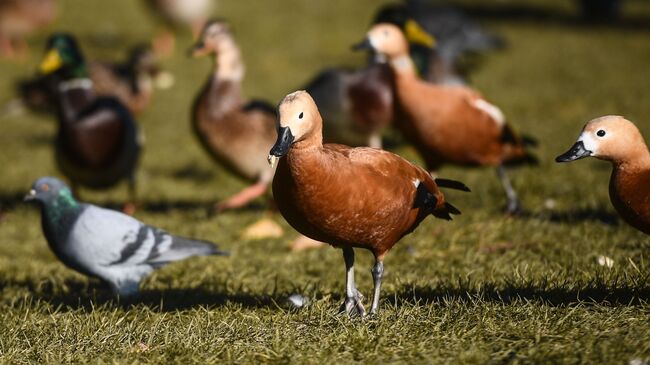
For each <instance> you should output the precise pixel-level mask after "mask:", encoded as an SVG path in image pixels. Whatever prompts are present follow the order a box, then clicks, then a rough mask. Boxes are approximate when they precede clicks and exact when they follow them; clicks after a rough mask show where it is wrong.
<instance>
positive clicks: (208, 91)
mask: <svg viewBox="0 0 650 365" xmlns="http://www.w3.org/2000/svg"><path fill="white" fill-rule="evenodd" d="M191 52H192V54H193V56H194V57H199V56H206V55H214V57H215V65H214V70H213V71H212V72H211V73H210V76H209V77H208V80H207V82H206V84H205V86H204V87H203V88H202V89H201V90H200V92H199V94H198V95H197V97H196V99H195V102H194V106H193V109H192V124H193V128H194V132H195V133H196V136H197V137H198V139H199V141H200V142H201V144H202V145H203V147H204V148H205V150H206V151H207V152H208V153H209V154H210V155H211V156H212V157H213V158H214V159H215V160H216V161H217V162H218V163H219V164H221V165H223V166H225V167H226V168H228V169H229V170H230V171H232V172H233V173H236V174H238V175H239V176H241V177H243V178H245V179H248V180H252V181H255V184H254V185H252V186H250V187H248V188H246V189H244V190H242V191H241V192H239V193H238V194H236V195H235V196H232V197H230V198H229V199H227V200H226V201H224V202H221V203H218V204H216V205H215V208H216V210H217V211H221V210H225V209H233V208H239V207H242V206H244V205H246V204H248V203H249V202H250V201H252V200H253V199H255V198H257V197H259V196H261V195H263V194H264V193H265V192H266V191H267V190H268V185H269V184H270V183H271V181H272V180H273V170H271V169H269V168H268V166H267V165H266V161H265V160H264V156H265V155H266V153H267V152H268V150H269V148H271V146H272V145H273V142H274V141H275V136H276V133H275V109H274V108H273V107H272V106H270V105H268V104H265V103H263V102H259V101H251V102H249V101H247V100H246V99H245V98H244V97H243V96H242V80H243V78H244V64H243V60H242V58H241V52H240V51H239V47H238V46H237V44H236V43H235V40H234V38H233V36H232V34H231V32H230V29H229V26H228V25H227V24H226V23H225V22H223V21H214V20H213V21H210V22H208V23H207V24H206V26H205V28H204V30H203V32H202V34H201V37H200V39H199V41H198V43H197V44H196V45H194V47H193V48H192V50H191Z"/></svg>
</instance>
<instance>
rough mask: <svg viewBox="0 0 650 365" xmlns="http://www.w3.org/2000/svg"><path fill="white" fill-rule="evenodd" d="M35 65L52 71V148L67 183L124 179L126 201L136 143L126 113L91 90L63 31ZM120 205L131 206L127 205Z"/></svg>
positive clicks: (107, 183) (98, 185)
mask: <svg viewBox="0 0 650 365" xmlns="http://www.w3.org/2000/svg"><path fill="white" fill-rule="evenodd" d="M39 70H40V72H41V73H42V74H44V75H55V76H56V78H55V80H56V81H55V85H54V87H55V90H54V94H55V95H56V106H57V119H58V122H59V123H58V124H59V131H58V133H57V137H56V140H55V152H56V161H57V164H58V166H59V169H60V170H61V172H62V173H63V174H64V175H65V176H66V177H67V178H68V179H70V181H71V182H72V185H73V187H77V186H78V185H81V186H85V187H88V188H94V189H104V188H109V187H112V186H114V185H116V184H117V183H118V182H120V181H122V180H125V179H126V180H128V182H129V191H130V199H131V203H132V202H133V200H134V198H135V170H136V166H137V162H138V158H139V155H140V142H139V137H138V128H137V125H136V122H135V120H134V119H133V117H132V116H131V113H130V112H129V111H128V109H127V108H126V107H125V106H124V105H123V104H122V103H121V102H120V101H119V100H117V99H115V98H113V97H105V96H97V95H96V93H95V90H94V87H93V82H92V81H91V80H90V78H89V77H88V68H87V67H86V62H85V60H84V57H83V54H82V53H81V51H80V49H79V46H78V45H77V42H76V41H75V39H74V37H72V36H71V35H69V34H63V33H58V34H55V35H53V36H51V37H50V39H49V40H48V42H47V48H46V53H45V57H44V58H43V61H42V62H41V65H40V68H39ZM125 209H127V210H129V211H132V210H133V205H132V204H128V205H127V206H126V207H125Z"/></svg>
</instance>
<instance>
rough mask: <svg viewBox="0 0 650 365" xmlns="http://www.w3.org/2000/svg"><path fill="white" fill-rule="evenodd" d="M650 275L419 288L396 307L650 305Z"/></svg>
mask: <svg viewBox="0 0 650 365" xmlns="http://www.w3.org/2000/svg"><path fill="white" fill-rule="evenodd" d="M649 279H650V274H649V275H647V276H646V277H645V278H644V279H643V280H641V283H638V284H639V285H634V286H632V285H630V284H628V283H618V282H614V283H612V284H605V283H602V282H601V283H598V282H595V281H594V282H591V283H586V284H584V285H580V284H575V283H572V284H569V283H566V284H559V285H556V284H542V285H539V284H525V285H512V284H510V285H506V286H505V287H501V288H500V287H497V286H495V285H493V284H491V283H487V284H481V287H480V288H478V289H477V288H475V286H472V287H470V285H464V284H461V285H459V286H458V287H451V286H450V287H444V286H443V287H434V288H431V287H421V286H414V287H411V288H405V289H403V290H402V291H401V292H399V293H397V295H396V297H397V304H399V303H400V302H406V303H419V304H423V303H425V304H426V303H440V302H445V301H449V300H452V301H462V302H468V303H470V302H471V303H476V302H480V301H485V302H493V303H503V304H514V303H515V302H522V301H524V302H526V301H535V302H541V303H543V304H545V305H550V306H567V305H576V304H593V305H607V306H633V305H646V304H647V303H648V302H650V280H649Z"/></svg>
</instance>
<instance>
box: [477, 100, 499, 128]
mask: <svg viewBox="0 0 650 365" xmlns="http://www.w3.org/2000/svg"><path fill="white" fill-rule="evenodd" d="M473 105H474V107H475V108H476V109H480V110H482V111H484V112H486V113H487V114H488V115H489V116H490V117H491V118H492V120H494V122H495V123H496V124H498V125H499V126H503V125H504V124H505V123H506V117H505V116H504V115H503V112H502V111H501V109H499V107H497V106H496V105H494V104H490V103H488V102H487V101H485V100H483V99H476V100H474V103H473Z"/></svg>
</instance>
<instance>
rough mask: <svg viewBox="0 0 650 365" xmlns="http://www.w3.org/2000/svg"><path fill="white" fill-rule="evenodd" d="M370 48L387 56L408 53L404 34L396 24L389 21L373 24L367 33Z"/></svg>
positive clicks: (395, 56) (399, 55)
mask: <svg viewBox="0 0 650 365" xmlns="http://www.w3.org/2000/svg"><path fill="white" fill-rule="evenodd" d="M367 38H368V41H369V42H370V45H371V46H372V48H373V49H374V50H375V51H376V52H377V53H380V54H383V55H385V56H387V57H388V58H397V57H401V56H405V55H408V52H409V45H408V41H407V40H406V36H405V35H404V33H402V30H401V29H399V27H397V26H396V25H393V24H390V23H379V24H375V25H374V26H373V27H372V28H370V30H369V31H368V34H367Z"/></svg>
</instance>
